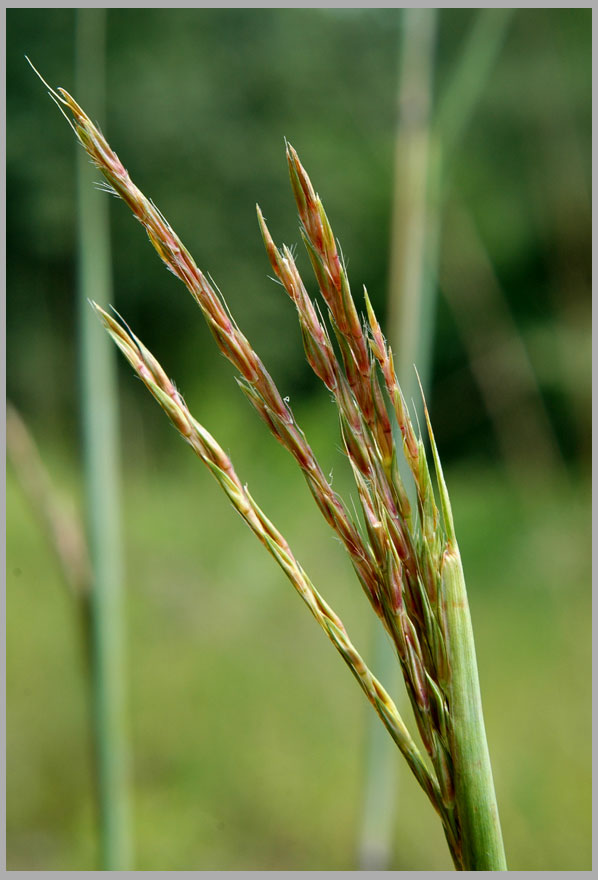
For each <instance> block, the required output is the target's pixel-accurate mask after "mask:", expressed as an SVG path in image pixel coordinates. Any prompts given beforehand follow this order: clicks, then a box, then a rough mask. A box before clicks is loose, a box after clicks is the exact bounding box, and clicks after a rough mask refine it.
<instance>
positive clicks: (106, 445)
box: [76, 9, 132, 870]
mask: <svg viewBox="0 0 598 880" xmlns="http://www.w3.org/2000/svg"><path fill="white" fill-rule="evenodd" d="M106 15H107V11H106V10H105V9H79V10H77V18H76V81H77V86H78V89H79V91H80V93H81V94H83V95H85V96H86V100H89V101H91V102H92V103H93V106H94V107H95V111H96V113H97V114H98V116H99V117H102V115H103V108H104V80H105V70H104V68H105V39H106V35H105V30H106ZM95 182H96V177H95V173H94V169H93V167H92V165H91V164H90V162H89V159H88V157H87V155H86V154H85V152H84V151H83V150H80V149H77V198H78V205H79V209H78V218H79V223H78V254H79V256H78V286H79V364H80V383H81V385H80V395H81V397H80V400H81V415H82V428H83V434H82V436H83V457H84V465H85V487H86V500H87V523H88V531H89V545H90V552H91V563H92V569H93V586H92V591H91V636H92V642H93V645H92V679H93V682H92V685H93V727H94V744H95V764H96V771H97V780H96V783H97V793H98V813H99V815H98V819H99V837H100V864H101V868H102V869H103V870H126V869H128V868H130V867H131V857H132V849H131V839H130V804H129V752H128V742H127V734H126V709H125V702H126V696H125V694H126V680H127V674H126V666H125V661H124V630H125V627H124V621H123V595H122V587H123V564H122V547H121V525H120V473H119V471H120V463H119V439H118V396H117V386H116V364H115V359H114V351H113V349H112V348H111V346H108V345H107V344H106V342H107V340H106V338H105V336H104V334H102V333H101V332H99V330H100V328H98V326H97V321H95V320H94V316H93V313H92V311H91V309H90V308H89V301H90V300H95V301H96V302H98V303H103V304H106V305H107V303H108V302H109V301H110V299H111V295H112V290H111V280H110V279H111V260H110V230H109V220H108V209H109V204H108V200H107V199H106V198H105V197H103V196H102V195H101V194H100V193H98V192H97V190H96V189H95V187H94V183H95Z"/></svg>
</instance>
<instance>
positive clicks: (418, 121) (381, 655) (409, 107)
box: [359, 9, 436, 870]
mask: <svg viewBox="0 0 598 880" xmlns="http://www.w3.org/2000/svg"><path fill="white" fill-rule="evenodd" d="M399 37H400V45H399V59H400V66H399V85H398V108H397V110H398V112H397V130H396V140H395V167H394V186H393V190H392V192H393V201H392V227H391V237H390V248H389V265H390V268H389V289H388V318H387V327H388V331H389V333H388V335H389V339H390V341H391V344H392V347H393V350H394V351H396V352H397V358H396V366H397V371H398V376H399V381H400V383H401V387H402V388H403V391H404V393H405V397H406V400H407V401H409V402H411V401H412V400H413V398H414V397H415V399H416V400H418V399H419V398H418V397H417V396H416V395H414V394H413V389H415V372H414V370H413V365H414V363H417V365H418V369H419V370H420V374H421V375H423V376H424V377H426V378H425V379H424V388H426V387H427V377H428V376H429V375H430V373H431V364H430V363H429V360H430V359H431V357H432V344H431V340H430V339H428V336H429V335H431V333H432V327H433V319H432V314H433V310H434V299H435V288H434V285H433V283H431V281H430V278H429V275H430V272H431V271H432V267H431V266H430V265H429V264H428V263H427V261H426V253H427V250H428V239H429V226H430V222H431V220H432V219H433V218H431V217H430V206H429V203H428V183H429V181H428V177H429V122H430V115H431V112H432V105H433V90H434V49H435V37H436V10H435V9H402V10H400V19H399ZM415 406H416V411H417V410H418V409H419V410H420V411H421V406H418V404H417V403H416V404H415ZM393 429H394V430H395V432H396V433H395V442H396V441H397V439H398V438H397V437H396V434H397V433H399V432H398V427H397V425H396V424H394V425H393ZM399 437H400V434H399ZM399 468H402V469H403V475H404V476H405V473H404V472H405V469H406V467H405V463H404V462H403V461H401V462H400V464H399ZM407 485H408V484H407ZM410 501H411V503H413V501H414V498H413V492H411V498H410ZM374 651H375V660H376V668H377V669H379V670H380V675H382V677H383V679H384V680H385V681H386V682H387V685H388V687H389V688H390V689H391V691H392V692H394V693H397V699H398V702H399V707H400V708H402V704H403V703H404V702H405V700H406V694H405V691H404V688H403V686H402V683H401V676H400V674H399V668H398V666H397V662H396V658H395V652H394V650H393V647H392V643H391V642H390V640H389V639H388V636H387V634H386V633H385V632H384V631H383V630H380V629H379V627H376V629H375V630H374ZM368 719H369V720H368V726H367V733H366V736H367V741H366V768H365V773H366V781H365V800H364V814H363V819H362V828H361V832H360V841H359V865H360V868H361V869H362V870H388V869H390V867H391V864H392V856H393V850H395V849H397V850H398V851H399V853H400V848H401V847H400V839H399V840H398V841H397V842H396V843H395V840H394V837H395V834H397V833H398V834H400V821H399V822H396V821H395V818H396V814H397V812H398V814H399V816H400V812H401V806H399V807H398V809H397V803H396V802H397V800H398V790H397V784H398V778H397V766H396V753H395V751H394V749H392V748H391V745H390V743H389V742H388V740H387V739H386V738H383V737H381V736H380V730H379V725H378V724H374V723H373V721H374V719H371V718H370V716H368ZM402 807H403V808H406V805H404V804H403V805H402ZM395 829H398V830H395ZM399 859H400V856H399ZM399 865H400V861H399Z"/></svg>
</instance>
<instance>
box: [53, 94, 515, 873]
mask: <svg viewBox="0 0 598 880" xmlns="http://www.w3.org/2000/svg"><path fill="white" fill-rule="evenodd" d="M50 94H51V96H52V97H53V99H54V100H55V101H56V102H57V104H58V105H59V107H60V108H61V109H62V110H63V112H64V113H65V116H67V119H68V120H69V122H70V124H71V125H72V127H73V130H74V132H75V134H76V136H77V138H78V140H79V141H80V143H81V144H82V146H83V147H84V149H85V150H86V152H87V154H88V155H89V157H90V158H91V159H92V161H93V162H94V163H95V165H96V166H97V167H98V168H99V169H100V170H101V172H102V173H103V174H104V176H105V178H106V189H107V190H108V191H109V192H111V193H113V194H115V195H117V196H119V197H120V198H122V199H123V201H125V202H126V204H127V205H128V207H129V208H130V209H131V211H132V212H133V215H134V216H135V217H136V218H137V220H139V222H140V223H141V224H142V225H143V227H144V228H145V230H146V232H147V234H148V236H149V238H150V241H151V243H152V244H153V246H154V247H155V249H156V251H157V252H158V254H159V255H160V257H161V258H162V260H163V262H164V263H165V264H166V266H167V268H168V269H169V270H170V271H171V272H173V273H174V274H175V275H176V276H177V277H178V278H179V279H180V280H181V281H182V282H183V283H184V284H185V286H186V287H187V289H188V290H189V292H190V293H191V295H192V296H193V298H194V299H195V301H196V302H197V304H198V305H199V307H200V309H201V311H202V313H203V315H204V318H205V320H206V322H207V324H208V326H209V328H210V330H211V332H212V335H213V336H214V338H215V340H216V343H217V345H218V347H219V348H220V350H221V352H222V353H223V354H224V355H225V356H226V357H227V358H228V360H229V361H231V363H232V364H233V365H234V366H235V367H236V368H237V370H238V372H239V374H240V376H239V378H238V382H239V384H240V387H241V389H242V390H243V392H244V393H245V394H246V396H247V397H248V399H249V401H250V402H251V404H252V405H253V406H254V407H255V409H256V410H257V411H258V413H259V415H260V416H261V418H262V419H263V421H264V422H265V423H266V425H267V427H268V429H269V430H270V432H271V433H272V434H273V435H274V436H275V437H276V439H277V440H278V441H279V442H280V443H281V444H282V445H283V446H284V447H285V448H286V449H287V450H288V451H289V452H290V453H291V455H292V456H293V457H294V459H295V460H296V462H297V464H298V465H299V467H300V468H301V470H302V472H303V474H304V476H305V479H306V481H307V484H308V486H309V488H310V490H311V493H312V495H313V497H314V500H315V502H316V504H317V506H318V508H319V509H320V511H321V513H322V514H323V516H324V518H325V520H326V521H327V522H328V524H329V525H330V526H331V527H332V529H333V530H334V532H335V533H336V535H337V536H338V537H339V538H340V540H341V542H342V544H343V545H344V547H345V549H346V551H347V553H348V555H349V558H350V560H351V563H352V565H353V568H354V570H355V573H356V575H357V578H358V580H359V582H360V584H361V587H362V589H363V591H364V593H365V595H366V597H367V599H368V601H369V603H370V605H371V607H372V609H373V611H374V612H375V614H376V615H377V616H378V618H379V619H380V621H381V622H382V624H383V626H384V628H385V629H386V632H387V634H388V637H389V638H390V640H391V641H392V644H393V648H394V650H395V653H396V656H397V661H398V663H399V664H400V667H401V669H402V672H403V675H404V679H405V683H406V686H407V692H408V694H409V698H410V701H411V705H412V708H413V712H414V717H415V722H416V725H417V729H418V733H419V736H420V738H421V741H422V743H423V749H424V751H423V752H422V751H421V750H420V749H419V748H418V746H417V745H416V742H415V739H414V738H413V736H412V735H411V733H410V732H409V730H408V729H407V727H406V725H405V724H404V722H403V720H402V718H401V716H400V714H399V712H398V711H397V708H396V706H395V704H394V703H393V702H392V700H391V698H390V696H389V695H388V693H387V692H386V690H385V689H384V687H383V685H382V684H381V683H380V682H379V681H378V680H377V679H376V678H375V676H374V675H373V674H372V672H371V671H370V670H369V669H368V667H367V665H366V663H365V662H364V660H363V659H362V657H361V655H360V654H359V653H358V651H357V649H356V648H355V647H354V645H353V644H352V642H351V640H350V638H349V636H348V634H347V632H346V630H345V627H344V626H343V624H342V622H341V620H340V619H339V617H338V616H337V615H336V614H335V612H334V611H333V610H332V609H331V608H330V607H329V606H328V605H327V604H326V602H325V600H324V599H323V598H322V597H321V596H320V595H319V593H318V592H317V590H316V589H315V587H314V586H313V584H312V583H311V581H310V580H309V578H308V577H307V575H306V573H305V572H304V570H303V569H302V567H301V565H300V564H299V562H298V561H297V559H296V558H295V556H294V554H293V553H292V551H291V549H290V547H289V546H288V544H287V542H286V540H285V539H284V537H283V536H282V535H281V534H280V532H279V531H278V530H277V529H276V528H275V526H274V525H273V524H272V523H271V522H270V520H269V519H268V518H267V517H266V515H265V514H264V513H263V512H262V510H261V509H260V508H259V507H258V505H257V504H256V502H255V501H254V499H253V497H252V496H251V494H250V493H249V490H248V489H247V487H246V486H244V485H243V483H242V481H241V480H240V479H239V477H238V476H237V474H236V471H235V469H234V467H233V465H232V462H231V461H230V459H229V457H228V455H226V454H225V452H224V451H223V449H222V448H221V447H220V446H219V445H218V443H217V442H216V440H215V439H214V438H213V437H212V435H211V434H210V433H209V432H208V431H207V430H206V429H205V428H204V427H203V426H202V425H201V424H200V423H199V422H198V421H197V420H196V419H195V418H194V417H193V416H192V414H191V413H190V412H189V410H188V408H187V405H186V403H185V401H184V399H183V398H182V396H181V394H180V393H179V392H178V391H177V389H176V387H175V385H174V384H173V383H172V382H171V380H170V379H169V378H168V376H167V375H166V373H165V371H164V370H163V368H162V367H161V366H160V364H159V363H158V361H157V360H156V358H154V356H153V355H152V354H151V353H150V352H149V351H148V349H147V348H146V347H145V346H144V345H143V343H142V342H141V341H140V340H139V339H138V338H137V337H136V336H135V335H134V334H133V333H132V331H131V330H130V329H129V328H128V326H127V325H126V324H125V323H124V321H122V320H121V319H118V317H117V316H113V315H111V314H109V313H108V312H107V311H106V310H105V309H103V308H102V307H101V306H99V305H96V304H95V303H94V304H93V305H94V308H95V310H96V312H97V314H98V315H99V317H100V318H101V320H102V321H103V323H104V326H105V327H106V329H107V330H108V332H109V333H110V335H111V336H112V338H113V340H114V341H115V343H116V344H117V345H118V347H119V348H120V349H121V351H122V352H123V354H124V355H125V357H126V358H127V360H128V361H129V363H130V364H131V366H132V367H133V369H134V371H135V372H136V374H137V375H138V376H139V378H141V380H142V381H143V382H144V384H145V385H146V387H147V388H148V389H149V391H150V392H151V393H152V395H153V396H154V397H155V398H156V400H157V401H158V403H159V404H160V405H161V407H162V408H163V409H164V411H165V412H166V414H167V416H168V417H169V419H170V420H171V422H172V423H173V425H174V426H175V427H176V428H177V430H178V431H179V433H180V434H181V435H182V437H183V438H184V439H185V440H186V442H187V443H188V444H189V445H190V446H191V448H192V449H193V450H194V452H195V453H196V454H197V455H198V457H199V458H200V459H201V460H202V461H203V462H204V464H205V465H206V466H207V467H208V469H209V470H210V471H211V473H212V475H213V476H214V477H215V478H216V480H217V481H218V483H219V484H220V486H221V487H222V489H223V491H224V492H225V494H226V495H227V496H228V498H229V500H230V501H231V503H232V505H233V507H234V508H235V509H236V510H237V512H238V513H239V514H240V515H241V516H242V518H243V519H244V520H245V522H246V523H247V524H248V526H249V527H250V529H251V530H252V531H253V532H254V534H255V535H256V537H257V538H258V539H259V540H260V541H261V543H262V544H264V546H265V547H266V548H267V550H268V551H269V552H270V553H271V555H272V556H273V557H274V558H275V560H276V561H277V563H278V564H279V565H280V567H281V568H282V569H283V571H284V573H285V574H286V576H287V577H288V579H289V580H290V581H291V583H292V584H293V586H294V587H295V589H296V590H297V592H298V593H299V594H300V596H301V598H302V599H303V600H304V602H305V603H306V604H307V605H308V607H309V609H310V611H311V612H312V614H313V615H314V617H315V618H316V620H317V621H318V623H319V624H320V626H321V627H322V628H323V629H324V631H325V632H326V634H327V636H328V638H329V639H330V640H331V641H332V643H333V644H334V646H335V647H336V648H337V650H338V651H339V652H340V654H341V656H342V657H343V659H344V660H345V662H346V663H347V665H348V666H349V668H350V669H351V671H352V673H353V674H354V676H355V677H356V679H357V680H358V682H359V684H360V685H361V687H362V689H363V691H364V693H365V694H366V696H367V698H368V699H369V701H370V703H371V704H372V706H373V707H374V709H375V710H376V712H377V713H378V715H379V717H380V719H381V720H382V722H383V724H384V725H385V727H386V729H387V730H388V732H389V733H390V735H391V737H392V739H393V740H394V742H395V743H396V745H397V746H398V748H399V749H400V751H401V753H402V754H403V756H404V757H405V758H406V760H407V762H408V764H409V766H410V768H411V770H412V771H413V773H414V775H415V777H416V779H417V781H418V782H419V784H420V786H421V787H422V789H423V790H424V792H425V794H426V796H427V797H428V799H429V800H430V802H431V803H432V805H433V807H434V809H435V810H436V811H437V813H438V815H439V816H440V819H441V821H442V825H443V828H444V833H445V836H446V839H447V843H448V846H449V848H450V852H451V855H452V858H453V861H454V864H455V867H456V868H457V869H459V870H506V862H505V856H504V849H503V844H502V836H501V830H500V823H499V818H498V810H497V805H496V797H495V793H494V785H493V781H492V772H491V767H490V759H489V755H488V748H487V744H486V736H485V731H484V722H483V716H482V707H481V698H480V690H479V683H478V675H477V666H476V660H475V649H474V642H473V633H472V628H471V620H470V616H469V609H468V603H467V595H466V590H465V581H464V577H463V569H462V565H461V558H460V554H459V549H458V545H457V540H456V536H455V529H454V524H453V517H452V511H451V506H450V501H449V496H448V491H447V488H446V484H445V481H444V477H443V472H442V467H441V464H440V460H439V456H438V452H437V449H436V444H435V441H434V435H433V432H432V427H431V424H430V420H429V417H428V413H427V409H426V408H425V404H424V414H425V421H426V427H427V434H428V437H429V441H430V445H431V449H432V460H433V466H434V472H435V479H436V483H437V490H436V492H435V490H434V486H433V479H432V475H431V473H430V470H429V467H428V461H427V457H426V452H425V447H424V439H423V437H422V436H421V434H420V433H419V432H418V431H416V430H415V428H414V425H413V424H412V421H411V418H410V415H409V412H408V408H407V405H406V403H405V399H404V397H403V393H402V391H401V388H400V385H399V382H398V379H397V374H396V371H395V366H394V360H393V354H392V352H391V349H390V347H389V346H388V344H387V342H386V340H385V338H384V336H383V334H382V331H381V328H380V325H379V323H378V321H377V319H376V316H375V314H374V311H373V309H372V306H371V303H370V300H369V298H368V295H367V292H366V291H365V289H364V302H365V309H366V314H367V321H365V322H362V320H361V319H360V317H359V314H358V311H357V307H356V304H355V301H354V299H353V297H352V294H351V290H350V286H349V280H348V278H347V273H346V269H345V265H344V261H343V259H342V255H341V254H340V253H339V250H338V248H337V245H336V242H335V238H334V235H333V232H332V229H331V227H330V224H329V222H328V219H327V217H326V214H325V211H324V207H323V205H322V202H321V200H320V198H319V196H318V195H317V194H316V192H315V190H314V188H313V186H312V184H311V182H310V180H309V177H308V176H307V173H306V172H305V169H304V168H303V166H302V164H301V162H300V160H299V157H298V155H297V153H296V152H295V150H294V149H293V147H292V146H290V144H287V151H286V152H287V161H288V166H289V172H290V179H291V185H292V189H293V193H294V196H295V201H296V204H297V208H298V211H299V217H300V220H301V234H302V238H303V241H304V243H305V246H306V249H307V252H308V256H309V259H310V262H311V265H312V268H313V271H314V274H315V277H316V280H317V283H318V287H319V291H320V294H321V296H322V299H323V302H324V304H325V310H326V311H327V313H328V325H327V324H326V323H325V320H324V318H323V316H322V312H321V310H320V308H319V307H318V306H317V305H316V304H315V303H314V302H313V301H312V299H311V298H310V296H309V294H308V293H307V290H306V288H305V286H304V284H303V281H302V279H301V276H300V274H299V271H298V269H297V267H296V264H295V261H294V258H293V255H292V253H291V251H290V250H289V248H288V247H286V246H282V247H281V248H279V247H278V246H277V245H276V244H275V242H274V240H273V238H272V236H271V234H270V232H269V230H268V227H267V225H266V222H265V220H264V217H263V214H262V212H261V210H260V209H259V207H258V209H257V211H258V221H259V225H260V228H261V232H262V236H263V239H264V243H265V246H266V251H267V254H268V257H269V260H270V263H271V266H272V269H273V271H274V273H275V275H276V277H277V279H278V280H279V281H280V283H281V285H282V287H283V288H284V290H285V291H286V293H287V294H288V295H289V296H290V298H291V299H292V301H293V302H294V304H295V306H296V309H297V315H298V320H299V324H300V328H301V333H302V338H303V344H304V349H305V354H306V357H307V360H308V362H309V364H310V366H311V367H312V369H313V370H314V372H315V373H316V375H317V376H318V377H319V378H320V379H321V381H322V382H323V383H324V385H325V386H326V387H327V389H328V390H329V392H330V393H331V394H332V396H333V398H334V401H335V403H336V406H337V409H338V413H339V420H340V430H341V437H342V442H343V447H344V451H345V453H346V455H347V458H348V460H349V463H350V466H351V469H352V472H353V475H354V478H355V484H356V488H357V492H358V495H359V499H360V503H361V518H358V517H357V516H354V515H353V514H352V513H351V512H350V510H349V508H348V506H347V504H346V503H345V502H344V501H343V499H342V498H341V497H339V495H338V494H337V493H335V492H334V491H333V489H332V487H331V485H330V483H329V481H328V479H327V478H326V476H325V474H324V472H323V470H322V468H321V467H320V465H319V464H318V461H317V459H316V456H315V454H314V452H313V450H312V449H311V447H310V445H309V443H308V441H307V438H306V436H305V434H304V432H303V431H302V429H301V427H300V425H299V424H298V423H297V420H296V419H295V417H294V415H293V412H292V410H291V408H290V406H289V404H288V401H287V400H285V399H284V398H283V397H282V395H281V394H280V392H279V391H278V389H277V388H276V385H275V383H274V382H273V380H272V378H271V377H270V375H269V373H268V372H267V370H266V368H265V366H264V365H263V363H262V361H261V360H260V358H259V357H258V355H257V353H256V352H255V351H254V349H253V348H252V347H251V345H250V343H249V341H248V340H247V339H246V337H245V336H244V335H243V333H242V332H241V330H240V329H239V327H238V326H237V324H236V323H235V321H234V318H233V317H232V316H231V315H230V313H229V311H228V309H227V307H226V305H225V303H224V301H223V299H222V297H221V295H220V293H219V292H218V291H217V289H216V288H215V286H214V285H213V284H212V283H211V282H210V281H209V280H208V279H207V278H206V276H205V275H204V274H203V272H202V271H201V270H200V269H199V268H198V267H197V266H196V264H195V263H194V261H193V259H192V257H191V255H190V254H189V252H188V251H187V249H186V248H185V246H184V245H183V243H182V242H181V241H180V239H179V238H178V237H177V235H176V233H175V232H174V230H173V229H172V227H171V226H170V225H169V223H168V222H167V221H166V219H165V218H164V216H163V215H162V214H161V213H160V211H159V210H158V209H157V208H156V207H155V205H154V204H153V203H152V202H151V201H150V200H149V199H148V198H146V196H144V195H143V193H142V192H141V191H140V190H139V189H138V188H137V187H136V185H135V184H134V183H133V181H132V180H131V178H130V177H129V175H128V173H127V171H126V169H125V168H124V166H123V165H122V163H121V162H120V160H119V158H118V157H117V155H116V154H115V153H114V152H113V151H112V149H111V148H110V146H109V144H108V143H107V141H106V140H105V138H104V137H103V135H102V134H101V133H100V131H99V130H98V129H97V127H96V126H94V124H93V123H92V122H91V120H90V119H89V117H88V116H87V114H86V113H85V112H84V111H83V110H82V108H81V107H80V106H79V104H78V103H77V102H76V101H75V100H74V99H73V98H72V97H71V96H70V95H69V94H68V92H66V91H64V90H63V89H59V90H58V91H55V90H53V89H50ZM67 111H68V113H70V115H68V114H67ZM329 327H330V329H329ZM333 340H334V342H333ZM395 421H396V425H397V426H398V431H399V432H400V434H399V435H398V436H400V438H401V439H400V441H399V442H398V443H396V442H395V440H394V436H393V422H395ZM400 456H404V459H405V462H406V464H407V468H408V476H409V480H410V481H412V484H413V497H414V499H415V501H414V503H413V504H412V503H410V501H409V491H408V488H407V486H406V481H405V480H404V479H403V477H401V474H400V471H399V465H398V462H399V458H400Z"/></svg>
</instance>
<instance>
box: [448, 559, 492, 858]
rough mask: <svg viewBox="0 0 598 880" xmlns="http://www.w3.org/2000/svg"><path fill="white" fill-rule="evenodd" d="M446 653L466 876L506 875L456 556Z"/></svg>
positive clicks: (466, 607)
mask: <svg viewBox="0 0 598 880" xmlns="http://www.w3.org/2000/svg"><path fill="white" fill-rule="evenodd" d="M442 582H443V591H444V594H443V603H444V605H445V608H444V610H445V614H446V628H447V633H448V639H447V650H448V654H449V666H450V669H451V677H450V684H449V702H450V713H451V734H450V739H451V755H452V759H453V765H454V770H455V773H454V778H455V799H456V804H457V813H458V816H459V826H460V830H461V843H462V847H463V850H462V856H463V867H464V870H466V871H506V870H507V863H506V858H505V851H504V846H503V841H502V833H501V828H500V821H499V817H498V806H497V803H496V794H495V791H494V780H493V778H492V767H491V765H490V754H489V751H488V744H487V740H486V731H485V727H484V716H483V713H482V698H481V695H480V685H479V680H478V667H477V662H476V654H475V645H474V640H473V629H472V626H471V617H470V613H469V605H468V602H467V592H466V589H465V580H464V578H463V569H462V566H461V558H460V556H459V552H458V550H457V549H456V545H454V549H452V548H451V545H449V550H447V551H446V553H445V556H444V561H443V575H442Z"/></svg>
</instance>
